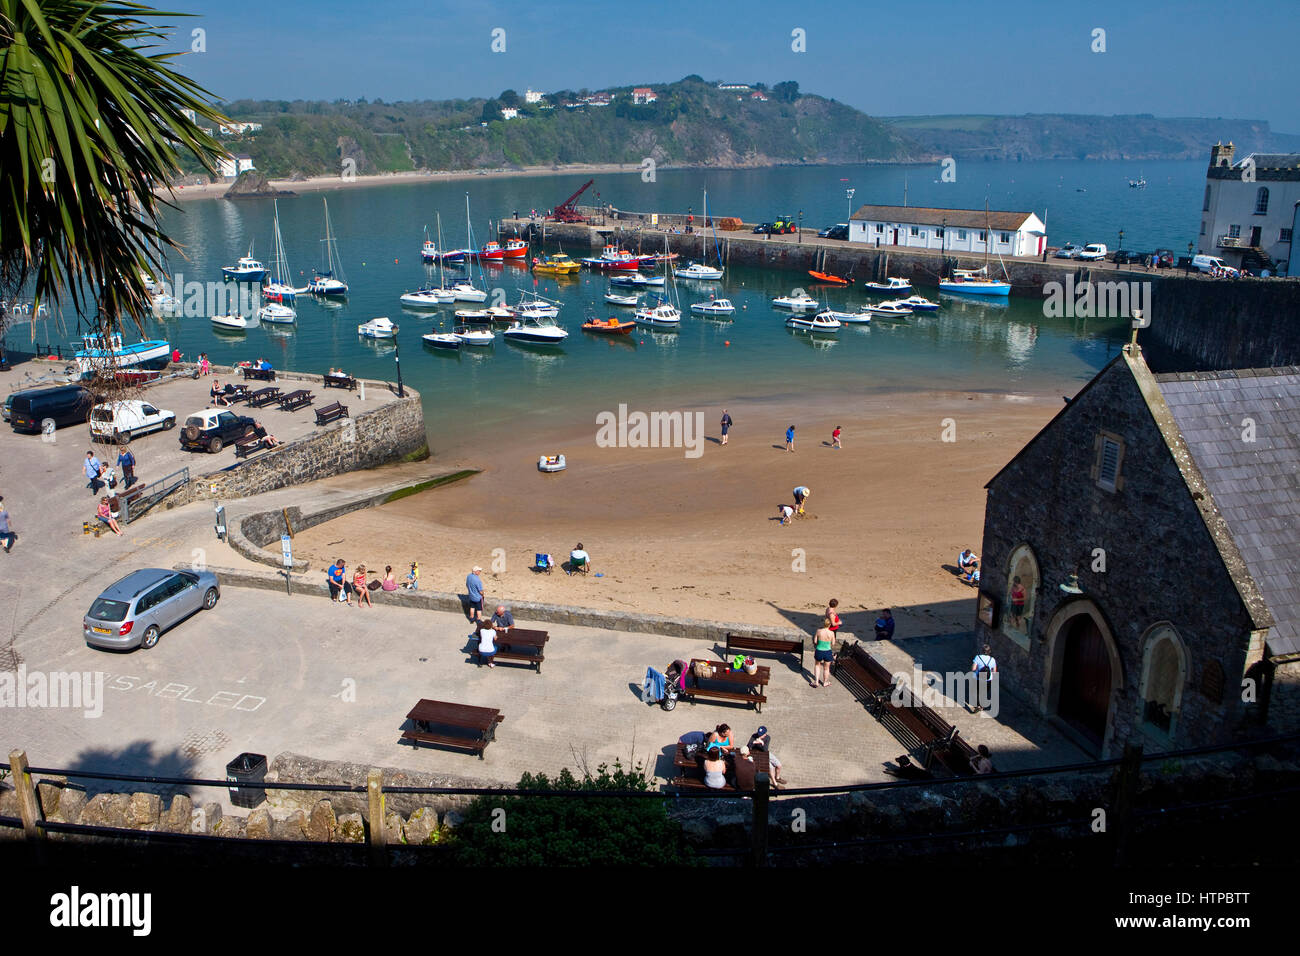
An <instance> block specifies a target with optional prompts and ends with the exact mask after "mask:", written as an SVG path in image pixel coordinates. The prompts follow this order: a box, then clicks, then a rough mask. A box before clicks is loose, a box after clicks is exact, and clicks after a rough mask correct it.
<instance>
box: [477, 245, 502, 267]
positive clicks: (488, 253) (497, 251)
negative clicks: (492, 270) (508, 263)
mask: <svg viewBox="0 0 1300 956" xmlns="http://www.w3.org/2000/svg"><path fill="white" fill-rule="evenodd" d="M505 254H506V251H505V250H504V249H502V248H501V243H499V242H488V243H484V244H483V248H482V249H480V250H478V252H476V253H474V255H475V256H476V257H477V258H479V259H486V260H487V261H489V262H496V261H500V260H501V259H503V258H504V257H505Z"/></svg>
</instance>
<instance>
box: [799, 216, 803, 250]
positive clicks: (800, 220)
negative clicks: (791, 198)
mask: <svg viewBox="0 0 1300 956" xmlns="http://www.w3.org/2000/svg"><path fill="white" fill-rule="evenodd" d="M799 241H800V242H803V210H802V209H800V210H799Z"/></svg>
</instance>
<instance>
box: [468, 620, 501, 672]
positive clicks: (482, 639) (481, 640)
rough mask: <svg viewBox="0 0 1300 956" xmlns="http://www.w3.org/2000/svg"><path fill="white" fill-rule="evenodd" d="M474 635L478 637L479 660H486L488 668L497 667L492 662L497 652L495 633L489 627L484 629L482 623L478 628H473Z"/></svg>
mask: <svg viewBox="0 0 1300 956" xmlns="http://www.w3.org/2000/svg"><path fill="white" fill-rule="evenodd" d="M474 633H475V634H476V635H477V637H478V656H479V659H480V660H482V659H483V658H487V662H488V667H496V666H497V665H496V664H495V663H494V662H493V660H492V658H493V657H494V656H495V655H496V652H497V645H496V636H497V632H496V631H494V630H492V628H490V627H484V626H483V625H482V623H480V624H479V626H478V627H477V628H475V630H474Z"/></svg>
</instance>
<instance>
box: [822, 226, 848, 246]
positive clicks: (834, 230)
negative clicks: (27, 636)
mask: <svg viewBox="0 0 1300 956" xmlns="http://www.w3.org/2000/svg"><path fill="white" fill-rule="evenodd" d="M826 238H827V239H839V240H840V241H841V242H843V241H845V240H847V239H848V238H849V224H848V223H847V222H841V223H838V224H837V225H834V226H832V227H831V230H830V232H828V233H826Z"/></svg>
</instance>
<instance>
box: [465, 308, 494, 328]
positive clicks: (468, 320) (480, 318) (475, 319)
mask: <svg viewBox="0 0 1300 956" xmlns="http://www.w3.org/2000/svg"><path fill="white" fill-rule="evenodd" d="M456 321H457V322H460V323H461V324H462V325H466V324H469V325H475V324H477V325H484V324H490V323H491V322H492V313H491V312H489V311H488V310H487V309H457V310H456Z"/></svg>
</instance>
